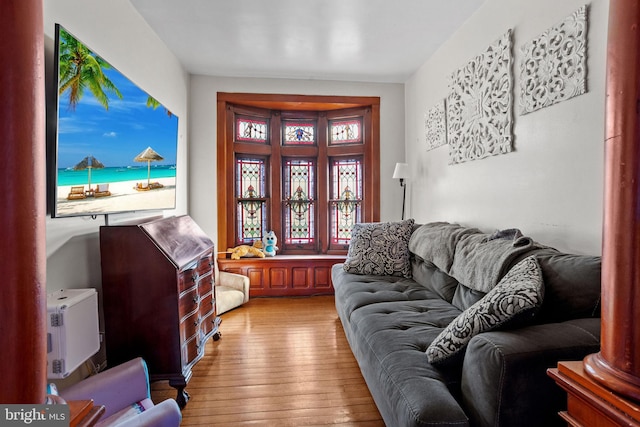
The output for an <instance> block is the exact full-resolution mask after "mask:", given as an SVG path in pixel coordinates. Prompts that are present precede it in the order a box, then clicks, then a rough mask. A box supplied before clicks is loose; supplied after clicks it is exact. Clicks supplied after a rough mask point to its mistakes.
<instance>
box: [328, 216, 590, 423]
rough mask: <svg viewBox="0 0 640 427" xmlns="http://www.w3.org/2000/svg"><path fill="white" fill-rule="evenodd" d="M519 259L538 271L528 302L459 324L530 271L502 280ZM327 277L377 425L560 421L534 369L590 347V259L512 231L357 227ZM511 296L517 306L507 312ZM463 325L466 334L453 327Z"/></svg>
mask: <svg viewBox="0 0 640 427" xmlns="http://www.w3.org/2000/svg"><path fill="white" fill-rule="evenodd" d="M488 247H490V248H489V249H487V248H488ZM525 262H528V263H529V265H533V266H534V267H532V268H534V270H535V268H538V267H535V266H539V268H538V270H535V271H537V273H535V271H534V273H535V274H538V275H539V276H541V278H540V280H539V283H538V285H537V288H536V289H537V291H536V292H537V293H536V292H534V293H532V294H531V293H530V294H526V295H525V299H526V300H527V303H529V302H531V301H533V303H532V304H531V305H530V306H527V307H525V308H522V307H519V305H520V303H519V302H518V301H520V300H519V299H518V298H520V297H521V295H516V296H515V297H514V296H509V297H507V298H503V299H502V300H499V302H498V305H502V306H501V307H498V311H499V310H500V309H501V308H504V307H506V306H507V305H508V307H507V308H506V312H507V313H509V314H508V315H507V317H508V318H507V319H503V318H502V319H500V320H498V321H489V322H485V320H484V319H483V320H482V322H484V323H483V324H480V326H479V328H476V326H478V323H477V319H476V318H474V317H473V316H472V317H466V320H465V321H464V322H462V321H460V319H463V320H464V319H465V315H468V314H469V313H471V314H472V315H475V313H476V312H477V311H478V310H479V309H478V307H480V311H482V306H483V305H484V308H485V313H484V314H485V315H489V316H490V317H491V316H494V314H495V313H494V311H496V308H495V307H492V306H491V305H489V306H487V305H486V300H487V296H488V295H489V294H492V295H495V294H496V293H499V294H500V293H502V292H504V291H505V289H506V290H507V291H508V290H509V289H511V287H512V285H513V284H514V283H515V284H516V285H518V284H522V283H525V282H527V283H529V282H530V277H531V274H529V273H530V272H527V274H525V275H524V276H522V275H518V274H516V273H513V272H514V271H515V270H516V267H515V266H521V265H524V263H525ZM532 271H533V270H532ZM535 274H533V275H534V276H535ZM523 277H525V279H523ZM332 279H333V286H334V288H335V304H336V309H337V312H338V315H339V317H340V320H341V322H342V325H343V328H344V331H345V334H346V337H347V339H348V341H349V344H350V346H351V349H352V351H353V354H354V355H355V357H356V359H357V361H358V364H359V366H360V369H361V371H362V374H363V376H364V379H365V381H366V383H367V385H368V387H369V390H370V391H371V394H372V396H373V398H374V400H375V402H376V405H377V407H378V409H379V410H380V413H381V415H382V417H383V419H384V421H385V423H386V424H387V425H388V426H389V427H401V426H440V427H442V426H518V427H521V426H553V425H563V422H562V420H561V419H560V418H559V417H558V415H557V412H558V411H559V410H561V409H562V408H564V407H565V405H566V395H565V394H564V393H563V391H562V390H561V389H560V388H559V387H557V385H556V384H555V383H554V382H553V380H551V379H550V378H549V377H547V375H546V369H547V368H549V367H553V366H555V365H556V364H557V362H558V361H560V360H577V359H582V358H583V357H584V356H585V355H587V354H589V353H593V352H596V351H598V350H599V344H600V338H599V336H600V319H599V316H600V306H599V302H600V258H599V257H595V256H582V255H572V254H565V253H561V252H559V251H556V250H555V249H552V248H549V247H545V246H543V245H540V244H538V243H536V242H533V241H532V240H531V239H529V238H527V237H525V236H522V235H521V233H520V231H519V230H515V229H510V230H503V231H501V232H496V233H491V234H488V233H482V232H481V231H480V230H477V229H475V228H469V227H464V226H460V225H458V224H449V223H430V224H424V225H414V223H413V220H407V221H403V222H398V223H378V224H357V225H356V226H355V227H354V229H353V233H352V240H351V244H350V247H349V254H348V256H347V259H346V261H345V263H344V264H337V265H335V266H334V267H333V269H332ZM471 282H473V283H471ZM505 284H506V287H505ZM540 284H541V286H540ZM527 286H529V285H527ZM529 296H532V297H531V298H529ZM536 296H537V298H538V299H537V300H536ZM514 301H515V306H517V307H516V308H518V307H519V308H518V309H520V310H521V311H520V312H519V313H516V314H515V315H511V314H510V313H511V312H512V311H513V306H511V305H510V304H513V303H514ZM505 304H506V305H505ZM523 306H526V304H523ZM487 307H488V309H487ZM474 310H475V311H474ZM516 311H517V310H516ZM503 314H504V313H501V315H503ZM509 316H511V317H509ZM456 322H457V323H456ZM474 322H476V323H474ZM482 322H481V323H482ZM470 324H471V325H473V327H474V328H475V329H476V330H474V331H471V333H469V334H466V332H465V333H461V332H460V330H459V327H462V328H463V329H464V328H468V327H469V325H470ZM456 327H458V330H456ZM452 328H453V329H452ZM478 329H479V330H478ZM463 332H464V331H463ZM467 332H468V331H467ZM458 335H464V337H463V338H464V339H463V340H462V341H463V342H462V343H460V342H458V341H456V340H458V339H459V338H460V337H459V336H458ZM443 343H444V344H443ZM438 345H439V346H440V347H438ZM434 346H435V347H434ZM434 348H436V349H440V350H442V349H444V350H443V351H444V353H447V354H446V355H445V356H444V357H437V356H438V352H437V351H436V352H435V353H434V351H433V350H434ZM428 350H429V351H430V352H429V351H428ZM434 354H435V356H434ZM430 360H431V361H432V362H433V363H432V362H430Z"/></svg>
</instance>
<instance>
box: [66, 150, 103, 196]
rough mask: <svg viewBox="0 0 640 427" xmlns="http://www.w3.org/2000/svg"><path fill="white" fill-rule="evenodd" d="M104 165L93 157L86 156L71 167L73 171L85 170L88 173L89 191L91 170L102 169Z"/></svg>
mask: <svg viewBox="0 0 640 427" xmlns="http://www.w3.org/2000/svg"><path fill="white" fill-rule="evenodd" d="M102 168H104V165H103V164H102V163H101V162H100V161H99V160H98V159H96V158H95V157H93V156H87V157H85V158H84V159H82V160H81V161H80V163H78V164H77V165H75V166H74V167H73V170H74V171H83V170H85V169H86V170H87V171H88V173H89V189H91V169H102Z"/></svg>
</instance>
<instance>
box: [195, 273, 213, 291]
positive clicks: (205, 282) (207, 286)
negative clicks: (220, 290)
mask: <svg viewBox="0 0 640 427" xmlns="http://www.w3.org/2000/svg"><path fill="white" fill-rule="evenodd" d="M211 291H213V275H212V274H210V275H208V276H205V277H203V278H201V279H200V281H199V282H198V293H199V294H200V296H204V295H206V294H209V293H211Z"/></svg>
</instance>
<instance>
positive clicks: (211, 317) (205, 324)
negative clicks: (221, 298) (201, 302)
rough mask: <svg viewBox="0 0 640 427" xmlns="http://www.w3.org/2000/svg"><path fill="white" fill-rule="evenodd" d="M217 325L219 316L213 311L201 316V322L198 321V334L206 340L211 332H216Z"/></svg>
mask: <svg viewBox="0 0 640 427" xmlns="http://www.w3.org/2000/svg"><path fill="white" fill-rule="evenodd" d="M219 326H220V318H219V317H216V316H215V313H214V312H213V311H212V312H210V313H209V314H208V315H207V316H206V317H204V318H202V322H201V323H200V334H201V337H202V340H203V342H206V340H207V339H208V338H209V337H210V336H211V335H212V334H213V333H215V332H217V331H218V327H219Z"/></svg>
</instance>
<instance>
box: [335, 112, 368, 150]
mask: <svg viewBox="0 0 640 427" xmlns="http://www.w3.org/2000/svg"><path fill="white" fill-rule="evenodd" d="M361 129H362V122H361V121H360V119H359V118H357V119H349V120H336V121H333V122H331V123H330V132H331V144H332V145H338V144H356V143H362V132H361Z"/></svg>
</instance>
